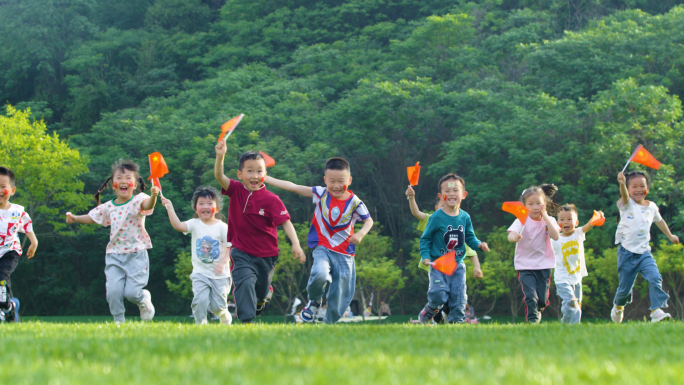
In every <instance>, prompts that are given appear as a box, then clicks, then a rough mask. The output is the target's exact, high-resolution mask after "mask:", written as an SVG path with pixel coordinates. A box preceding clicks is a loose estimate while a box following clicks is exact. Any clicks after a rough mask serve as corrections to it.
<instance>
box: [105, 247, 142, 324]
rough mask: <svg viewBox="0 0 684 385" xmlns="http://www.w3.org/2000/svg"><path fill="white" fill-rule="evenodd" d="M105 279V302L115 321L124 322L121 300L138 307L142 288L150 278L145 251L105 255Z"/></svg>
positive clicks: (124, 310)
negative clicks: (107, 303)
mask: <svg viewBox="0 0 684 385" xmlns="http://www.w3.org/2000/svg"><path fill="white" fill-rule="evenodd" d="M104 271H105V277H107V302H109V312H110V313H112V316H114V320H115V321H121V322H123V321H124V320H125V318H124V313H125V312H126V309H125V308H124V303H123V299H124V298H126V299H127V300H129V301H131V302H133V303H134V304H136V305H138V304H140V303H142V301H143V299H144V296H143V288H144V287H145V286H147V281H148V280H149V278H150V260H149V258H148V257H147V250H140V251H136V252H134V253H128V254H107V256H106V257H105V270H104Z"/></svg>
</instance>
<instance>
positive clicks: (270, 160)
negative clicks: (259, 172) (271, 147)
mask: <svg viewBox="0 0 684 385" xmlns="http://www.w3.org/2000/svg"><path fill="white" fill-rule="evenodd" d="M259 154H261V156H263V157H264V162H265V163H266V167H273V166H275V159H273V158H271V157H270V156H269V155H268V154H267V153H265V152H263V151H259Z"/></svg>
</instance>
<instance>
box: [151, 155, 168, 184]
mask: <svg viewBox="0 0 684 385" xmlns="http://www.w3.org/2000/svg"><path fill="white" fill-rule="evenodd" d="M147 157H148V158H149V159H150V177H149V178H147V179H155V178H161V177H163V176H164V175H166V174H168V173H169V168H168V167H167V166H166V162H165V161H164V157H163V156H162V154H160V153H158V152H153V153H151V154H150V155H148V156H147Z"/></svg>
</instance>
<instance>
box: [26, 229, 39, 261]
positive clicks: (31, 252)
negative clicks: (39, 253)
mask: <svg viewBox="0 0 684 385" xmlns="http://www.w3.org/2000/svg"><path fill="white" fill-rule="evenodd" d="M26 236H27V237H28V239H29V241H31V245H30V246H29V248H28V250H27V251H26V256H27V257H28V259H31V258H33V256H34V255H36V249H37V248H38V238H36V233H34V232H33V231H31V232H30V233H26Z"/></svg>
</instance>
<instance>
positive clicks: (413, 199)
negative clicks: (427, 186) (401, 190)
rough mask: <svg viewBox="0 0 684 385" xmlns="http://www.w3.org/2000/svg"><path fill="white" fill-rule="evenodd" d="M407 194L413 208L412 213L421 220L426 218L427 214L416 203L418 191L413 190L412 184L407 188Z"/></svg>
mask: <svg viewBox="0 0 684 385" xmlns="http://www.w3.org/2000/svg"><path fill="white" fill-rule="evenodd" d="M406 196H407V197H408V201H409V207H410V208H411V214H413V216H414V217H416V219H417V220H419V221H422V220H423V219H425V216H426V215H427V214H425V213H424V212H422V211H420V210H419V209H418V204H417V203H416V192H415V191H413V187H411V185H409V186H408V188H407V189H406Z"/></svg>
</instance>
